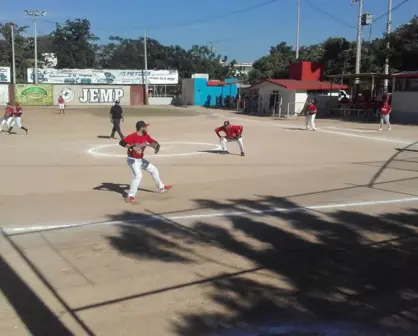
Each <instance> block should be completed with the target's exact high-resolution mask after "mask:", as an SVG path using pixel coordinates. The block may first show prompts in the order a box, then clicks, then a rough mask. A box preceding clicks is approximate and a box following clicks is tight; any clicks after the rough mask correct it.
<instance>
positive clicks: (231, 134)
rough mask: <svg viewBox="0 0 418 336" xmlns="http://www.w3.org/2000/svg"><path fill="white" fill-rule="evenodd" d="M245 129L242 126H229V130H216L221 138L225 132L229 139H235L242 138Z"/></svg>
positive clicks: (223, 127) (219, 128)
mask: <svg viewBox="0 0 418 336" xmlns="http://www.w3.org/2000/svg"><path fill="white" fill-rule="evenodd" d="M243 130H244V128H243V127H242V126H240V125H229V127H228V128H226V127H225V126H221V127H218V128H216V129H215V133H216V134H217V135H218V136H220V134H219V133H220V132H224V133H225V136H226V138H227V139H233V138H235V137H238V136H241V135H242V131H243Z"/></svg>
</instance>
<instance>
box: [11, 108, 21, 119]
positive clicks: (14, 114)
mask: <svg viewBox="0 0 418 336" xmlns="http://www.w3.org/2000/svg"><path fill="white" fill-rule="evenodd" d="M22 114H23V109H22V106H16V111H14V113H13V117H17V118H19V117H21V116H22Z"/></svg>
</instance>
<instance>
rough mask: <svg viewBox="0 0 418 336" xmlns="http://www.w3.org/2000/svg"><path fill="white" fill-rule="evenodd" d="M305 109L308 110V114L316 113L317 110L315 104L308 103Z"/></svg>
mask: <svg viewBox="0 0 418 336" xmlns="http://www.w3.org/2000/svg"><path fill="white" fill-rule="evenodd" d="M307 110H308V114H316V112H317V108H316V106H315V104H308V107H307Z"/></svg>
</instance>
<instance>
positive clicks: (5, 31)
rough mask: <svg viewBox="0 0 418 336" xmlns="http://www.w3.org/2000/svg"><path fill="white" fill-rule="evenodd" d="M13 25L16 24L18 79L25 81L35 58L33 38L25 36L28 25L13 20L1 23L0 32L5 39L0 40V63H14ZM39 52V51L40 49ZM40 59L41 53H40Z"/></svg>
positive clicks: (7, 64)
mask: <svg viewBox="0 0 418 336" xmlns="http://www.w3.org/2000/svg"><path fill="white" fill-rule="evenodd" d="M12 25H14V43H15V59H16V79H17V81H20V82H22V81H24V80H25V77H26V69H27V68H30V67H32V66H33V65H34V64H33V60H34V55H33V53H34V46H33V38H25V37H24V36H23V34H25V33H26V29H27V28H28V27H27V26H22V27H20V26H19V25H17V24H14V23H12V22H9V23H6V24H0V34H1V35H2V36H3V38H4V40H3V41H0V42H1V43H0V63H1V64H4V65H6V66H10V67H11V65H12V34H11V32H12ZM38 52H39V51H38ZM38 56H39V60H41V55H40V54H38Z"/></svg>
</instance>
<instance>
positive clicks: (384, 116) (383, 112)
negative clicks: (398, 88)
mask: <svg viewBox="0 0 418 336" xmlns="http://www.w3.org/2000/svg"><path fill="white" fill-rule="evenodd" d="M391 111H392V107H391V106H390V104H389V99H388V98H385V100H384V101H383V102H382V104H381V106H380V109H379V113H380V128H379V131H381V130H382V129H383V124H384V123H385V124H386V125H388V131H390V130H391V129H392V126H391V124H390V112H391Z"/></svg>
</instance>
